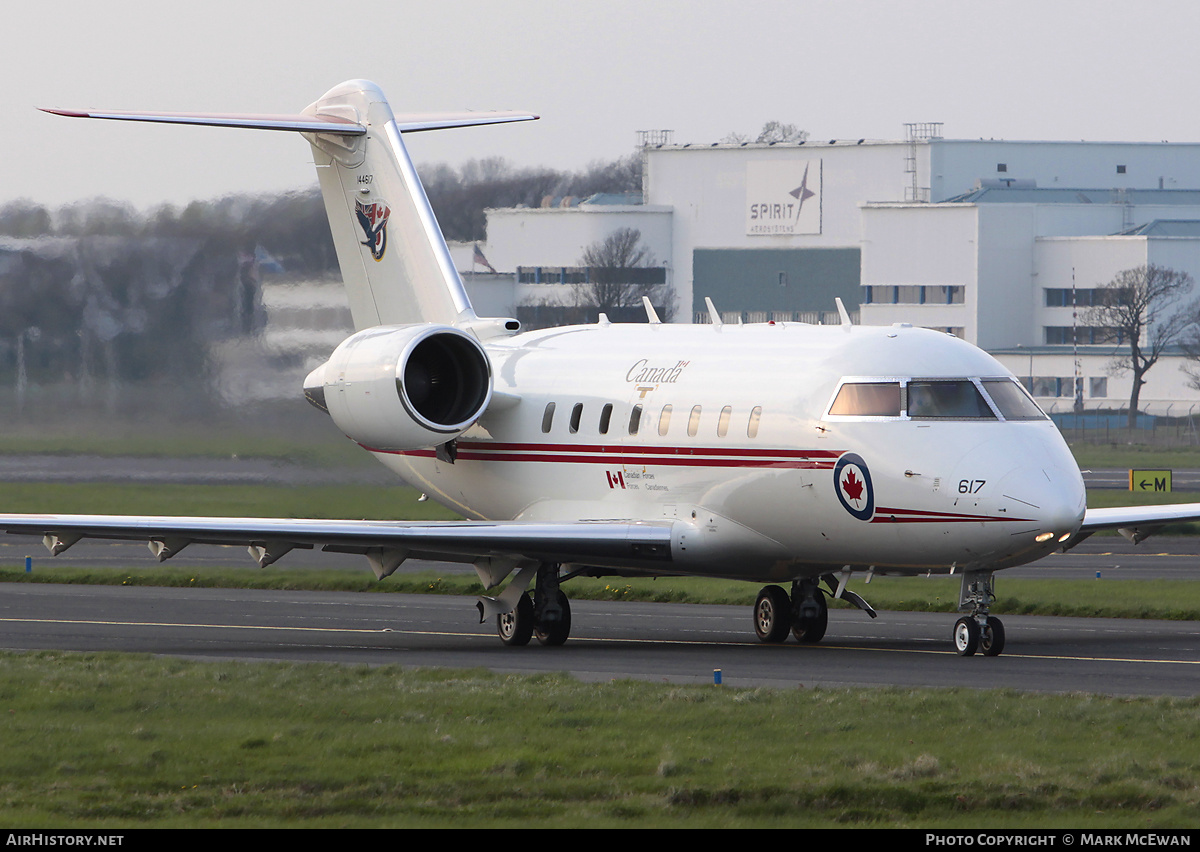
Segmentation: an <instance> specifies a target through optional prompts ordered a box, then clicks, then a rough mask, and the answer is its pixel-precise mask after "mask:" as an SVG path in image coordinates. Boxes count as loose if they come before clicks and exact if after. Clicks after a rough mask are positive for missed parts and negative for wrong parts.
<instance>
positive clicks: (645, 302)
mask: <svg viewBox="0 0 1200 852" xmlns="http://www.w3.org/2000/svg"><path fill="white" fill-rule="evenodd" d="M642 306H643V307H644V308H645V309H646V319H647V320H648V321H649V322H650V324H651V325H662V320H660V319H659V318H658V314H656V313H655V312H654V305H652V304H650V297H649V296H642Z"/></svg>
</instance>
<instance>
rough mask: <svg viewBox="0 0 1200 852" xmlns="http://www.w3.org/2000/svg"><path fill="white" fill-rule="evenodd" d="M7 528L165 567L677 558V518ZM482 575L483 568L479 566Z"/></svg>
mask: <svg viewBox="0 0 1200 852" xmlns="http://www.w3.org/2000/svg"><path fill="white" fill-rule="evenodd" d="M0 530H3V531H4V532H7V533H10V534H15V535H31V536H41V538H42V541H43V542H44V543H45V545H46V547H47V549H48V550H49V551H50V552H51V553H52V554H54V555H55V556H57V555H58V554H60V553H62V552H64V551H65V550H67V549H68V548H69V547H71V546H72V545H73V544H75V543H76V542H78V541H80V540H81V539H84V538H96V539H113V540H123V541H145V542H147V543H148V544H149V546H150V551H151V552H152V553H153V554H154V555H155V556H156V557H158V559H159V561H160V562H161V561H163V560H165V559H169V558H170V557H172V556H174V555H175V554H177V553H179V551H181V550H183V548H185V547H187V546H188V545H189V544H222V545H244V546H245V547H246V548H247V549H248V550H249V551H250V555H251V556H253V557H254V559H255V560H256V561H257V562H258V564H259V565H260V566H264V567H265V566H266V565H270V564H271V563H272V562H274V561H275V560H277V559H279V558H280V557H281V556H283V555H284V554H285V553H287V552H288V551H290V550H295V549H297V548H299V549H307V550H311V549H313V548H315V547H320V548H321V549H322V550H326V551H330V552H336V553H360V554H363V555H365V556H366V557H367V558H368V560H369V561H370V563H371V567H372V569H373V570H374V571H375V574H376V576H377V577H380V578H382V577H385V576H387V575H388V574H390V573H392V571H395V570H396V568H397V567H399V565H400V563H402V562H403V561H404V560H405V559H407V558H410V557H412V558H420V559H441V560H447V561H452V562H480V561H483V560H494V561H496V562H497V563H498V566H499V565H506V566H507V568H506V569H504V573H503V574H499V575H498V576H497V575H495V574H493V575H492V580H493V584H494V583H498V582H499V581H501V580H503V579H504V576H506V575H507V573H508V571H509V570H511V569H512V567H514V566H515V565H517V564H519V563H529V562H578V563H583V564H589V565H603V566H610V567H625V568H631V569H642V570H651V571H652V570H654V569H655V568H660V569H661V568H665V567H666V566H667V565H669V563H670V562H671V561H672V551H671V540H672V522H670V521H634V520H628V521H622V520H602V521H577V522H568V523H542V522H524V521H494V522H493V521H438V522H436V523H419V522H405V521H341V520H311V519H310V520H294V519H278V518H205V517H172V516H154V515H19V514H4V515H0ZM480 573H481V576H483V575H484V572H483V571H482V570H481V572H480Z"/></svg>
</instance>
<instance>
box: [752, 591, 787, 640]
mask: <svg viewBox="0 0 1200 852" xmlns="http://www.w3.org/2000/svg"><path fill="white" fill-rule="evenodd" d="M791 610H792V601H791V598H789V597H788V593H787V592H785V591H784V590H783V589H782V588H780V587H779V586H764V587H763V590H762V591H761V592H759V593H758V601H757V602H756V603H755V604H754V632H755V633H756V634H758V639H759V641H760V642H770V643H772V644H778V643H780V642H784V641H786V640H787V636H788V631H789V630H790V629H791V627H792V619H791V616H790V613H791Z"/></svg>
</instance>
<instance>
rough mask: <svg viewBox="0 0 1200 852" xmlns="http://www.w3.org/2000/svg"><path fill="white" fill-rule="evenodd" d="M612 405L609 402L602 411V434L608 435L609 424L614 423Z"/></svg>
mask: <svg viewBox="0 0 1200 852" xmlns="http://www.w3.org/2000/svg"><path fill="white" fill-rule="evenodd" d="M612 408H613V407H612V403H611V402H607V403H605V404H604V407H603V408H601V409H600V434H601V435H607V434H608V424H609V423H610V422H611V421H612Z"/></svg>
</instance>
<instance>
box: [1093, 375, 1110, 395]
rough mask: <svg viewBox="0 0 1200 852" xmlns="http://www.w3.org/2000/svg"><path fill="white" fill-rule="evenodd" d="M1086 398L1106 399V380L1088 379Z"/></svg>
mask: <svg viewBox="0 0 1200 852" xmlns="http://www.w3.org/2000/svg"><path fill="white" fill-rule="evenodd" d="M1088 396H1090V397H1092V398H1093V399H1107V398H1108V379H1106V378H1098V379H1088Z"/></svg>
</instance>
